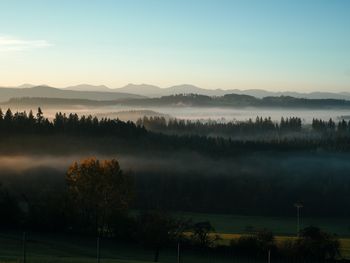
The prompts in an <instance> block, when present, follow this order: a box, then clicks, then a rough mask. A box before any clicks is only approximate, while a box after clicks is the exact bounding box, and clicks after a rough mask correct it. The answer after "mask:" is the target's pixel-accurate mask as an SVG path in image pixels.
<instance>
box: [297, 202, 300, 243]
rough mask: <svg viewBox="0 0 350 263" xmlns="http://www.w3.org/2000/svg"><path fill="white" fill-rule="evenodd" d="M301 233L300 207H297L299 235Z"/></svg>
mask: <svg viewBox="0 0 350 263" xmlns="http://www.w3.org/2000/svg"><path fill="white" fill-rule="evenodd" d="M299 233H300V207H299V206H298V207H297V236H298V237H299Z"/></svg>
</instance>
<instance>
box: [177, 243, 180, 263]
mask: <svg viewBox="0 0 350 263" xmlns="http://www.w3.org/2000/svg"><path fill="white" fill-rule="evenodd" d="M177 263H180V242H177Z"/></svg>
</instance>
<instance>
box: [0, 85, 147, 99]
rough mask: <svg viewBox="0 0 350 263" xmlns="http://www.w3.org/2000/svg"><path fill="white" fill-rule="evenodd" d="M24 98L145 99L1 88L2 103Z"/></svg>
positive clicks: (0, 97) (34, 88)
mask: <svg viewBox="0 0 350 263" xmlns="http://www.w3.org/2000/svg"><path fill="white" fill-rule="evenodd" d="M23 97H38V98H62V99H87V100H119V99H139V98H144V97H143V96H140V95H135V94H127V93H121V92H100V91H77V90H65V89H57V88H52V87H49V86H36V87H30V88H0V102H4V101H7V100H9V99H11V98H23Z"/></svg>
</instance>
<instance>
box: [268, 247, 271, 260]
mask: <svg viewBox="0 0 350 263" xmlns="http://www.w3.org/2000/svg"><path fill="white" fill-rule="evenodd" d="M270 262H271V249H269V252H268V253H267V263H270Z"/></svg>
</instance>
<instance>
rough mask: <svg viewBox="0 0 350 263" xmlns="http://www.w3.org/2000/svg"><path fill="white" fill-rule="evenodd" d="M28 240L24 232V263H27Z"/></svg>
mask: <svg viewBox="0 0 350 263" xmlns="http://www.w3.org/2000/svg"><path fill="white" fill-rule="evenodd" d="M26 243H27V238H26V232H23V236H22V245H23V263H26V261H27V258H26V257H27V251H26V249H27V246H26V245H27V244H26Z"/></svg>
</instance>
